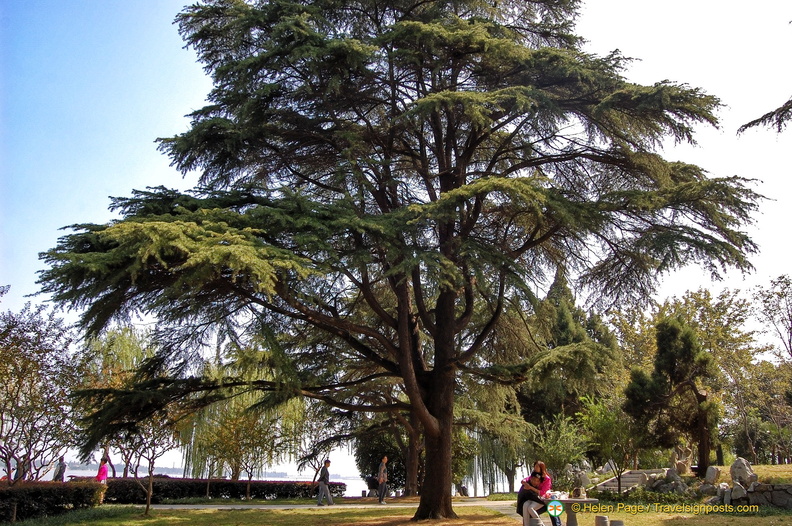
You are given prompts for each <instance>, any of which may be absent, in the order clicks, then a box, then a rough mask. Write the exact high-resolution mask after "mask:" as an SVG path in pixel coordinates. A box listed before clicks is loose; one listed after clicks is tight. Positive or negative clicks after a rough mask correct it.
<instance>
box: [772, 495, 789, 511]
mask: <svg viewBox="0 0 792 526" xmlns="http://www.w3.org/2000/svg"><path fill="white" fill-rule="evenodd" d="M770 500H771V502H772V503H773V505H774V506H778V507H779V508H791V507H792V495H790V494H789V493H787V492H786V491H773V492H772V493H771V497H770Z"/></svg>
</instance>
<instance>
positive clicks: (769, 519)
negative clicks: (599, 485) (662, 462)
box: [17, 505, 792, 526]
mask: <svg viewBox="0 0 792 526" xmlns="http://www.w3.org/2000/svg"><path fill="white" fill-rule="evenodd" d="M455 509H456V512H457V514H458V515H459V520H438V521H422V522H419V523H415V522H412V521H411V520H410V518H411V517H412V516H413V514H414V513H415V508H413V507H409V508H397V507H389V508H351V507H350V508H345V507H344V506H343V505H339V506H334V507H326V508H313V507H311V508H300V509H291V510H276V509H253V510H232V509H227V510H224V509H219V510H218V509H204V510H198V509H193V510H163V509H154V510H151V514H150V515H149V516H148V517H144V516H143V514H142V509H141V508H133V507H129V506H113V505H105V506H102V507H101V508H97V509H94V510H81V511H78V512H74V513H72V514H68V515H65V516H62V517H53V518H50V519H46V520H39V521H27V522H21V523H17V524H19V525H20V526H67V525H76V524H82V525H90V526H117V525H119V524H122V525H124V526H187V525H189V526H345V525H355V526H408V525H414V524H431V525H432V526H518V525H519V524H520V522H519V521H518V520H517V519H516V518H514V516H508V517H507V516H504V515H501V514H500V513H498V512H497V511H495V510H491V509H488V508H485V507H461V506H458V507H457V508H455ZM596 515H607V516H608V517H610V519H611V520H614V519H620V520H623V521H624V524H625V525H626V526H721V525H723V524H728V525H729V526H732V525H734V526H756V525H757V524H761V525H769V526H782V525H784V526H792V512H782V511H779V510H774V511H773V512H772V513H770V512H768V511H763V512H760V513H758V514H740V513H734V514H709V515H695V514H693V513H662V512H661V513H658V512H654V511H649V512H642V513H629V512H625V511H619V512H616V511H612V512H607V513H583V512H581V513H578V524H579V525H580V526H594V518H595V516H596Z"/></svg>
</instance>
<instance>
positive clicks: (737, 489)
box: [731, 482, 748, 502]
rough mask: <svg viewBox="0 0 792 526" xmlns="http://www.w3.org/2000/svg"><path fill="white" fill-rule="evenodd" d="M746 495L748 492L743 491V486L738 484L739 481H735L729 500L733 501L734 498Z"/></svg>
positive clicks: (737, 498)
mask: <svg viewBox="0 0 792 526" xmlns="http://www.w3.org/2000/svg"><path fill="white" fill-rule="evenodd" d="M747 496H748V492H747V491H745V487H744V486H743V485H742V484H740V483H739V482H735V483H734V486H733V487H732V490H731V500H732V502H734V501H735V500H740V499H742V498H745V497H747Z"/></svg>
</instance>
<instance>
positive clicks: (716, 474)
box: [704, 466, 720, 485]
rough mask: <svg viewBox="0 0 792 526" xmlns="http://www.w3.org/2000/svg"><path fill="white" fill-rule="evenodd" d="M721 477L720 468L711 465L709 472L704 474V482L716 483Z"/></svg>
mask: <svg viewBox="0 0 792 526" xmlns="http://www.w3.org/2000/svg"><path fill="white" fill-rule="evenodd" d="M719 478H720V469H718V468H717V467H715V466H710V467H708V468H707V474H706V475H705V476H704V482H705V483H706V484H712V485H715V484H717V483H718V479H719Z"/></svg>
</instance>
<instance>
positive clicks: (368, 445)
mask: <svg viewBox="0 0 792 526" xmlns="http://www.w3.org/2000/svg"><path fill="white" fill-rule="evenodd" d="M384 456H387V457H388V487H390V488H392V489H402V488H404V486H405V484H406V482H407V477H406V476H407V472H406V461H405V458H404V455H403V454H402V449H401V448H400V447H399V446H398V444H397V443H396V441H395V440H394V439H393V437H392V436H391V435H390V434H388V433H384V432H379V431H377V430H373V431H371V432H369V433H367V434H365V435H363V436H361V437H360V438H358V439H357V440H356V441H355V465H356V466H357V468H358V472H359V473H360V477H361V478H363V479H365V480H366V481H367V482H368V480H369V478H370V477H373V478H374V479H375V482H376V478H377V472H378V470H379V465H380V462H382V457H384ZM372 484H373V488H371V485H372ZM377 486H378V484H377V483H369V487H370V488H371V489H376V488H377Z"/></svg>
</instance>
